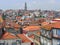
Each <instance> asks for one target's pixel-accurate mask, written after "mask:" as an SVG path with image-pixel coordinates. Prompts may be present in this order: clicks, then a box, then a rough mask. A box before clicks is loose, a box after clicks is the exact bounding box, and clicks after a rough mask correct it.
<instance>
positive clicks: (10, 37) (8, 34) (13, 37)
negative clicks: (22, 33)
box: [2, 32, 17, 39]
mask: <svg viewBox="0 0 60 45" xmlns="http://www.w3.org/2000/svg"><path fill="white" fill-rule="evenodd" d="M2 39H17V37H16V36H15V35H12V34H11V33H8V32H6V33H5V34H4V35H3V36H2Z"/></svg>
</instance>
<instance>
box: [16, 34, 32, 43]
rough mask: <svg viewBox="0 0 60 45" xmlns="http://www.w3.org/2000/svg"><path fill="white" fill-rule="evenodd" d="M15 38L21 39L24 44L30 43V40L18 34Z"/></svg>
mask: <svg viewBox="0 0 60 45" xmlns="http://www.w3.org/2000/svg"><path fill="white" fill-rule="evenodd" d="M17 36H18V37H19V38H21V39H22V42H23V43H24V42H31V40H30V39H28V38H27V37H26V36H25V35H24V34H18V35H17Z"/></svg>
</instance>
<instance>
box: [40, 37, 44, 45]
mask: <svg viewBox="0 0 60 45" xmlns="http://www.w3.org/2000/svg"><path fill="white" fill-rule="evenodd" d="M40 40H41V44H43V43H44V42H43V41H44V40H43V37H42V36H41V38H40Z"/></svg>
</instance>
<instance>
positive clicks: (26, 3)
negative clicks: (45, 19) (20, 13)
mask: <svg viewBox="0 0 60 45" xmlns="http://www.w3.org/2000/svg"><path fill="white" fill-rule="evenodd" d="M25 11H27V3H26V2H25Z"/></svg>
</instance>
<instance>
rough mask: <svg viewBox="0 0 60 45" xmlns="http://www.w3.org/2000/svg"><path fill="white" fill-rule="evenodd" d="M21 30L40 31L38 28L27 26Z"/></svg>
mask: <svg viewBox="0 0 60 45" xmlns="http://www.w3.org/2000/svg"><path fill="white" fill-rule="evenodd" d="M23 30H26V31H36V30H40V26H27V27H26V28H24V29H23Z"/></svg>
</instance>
